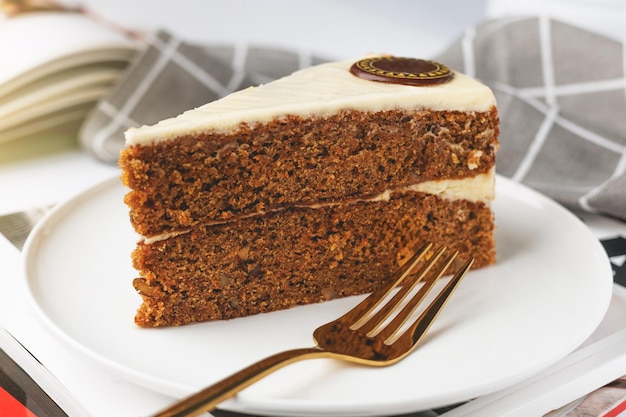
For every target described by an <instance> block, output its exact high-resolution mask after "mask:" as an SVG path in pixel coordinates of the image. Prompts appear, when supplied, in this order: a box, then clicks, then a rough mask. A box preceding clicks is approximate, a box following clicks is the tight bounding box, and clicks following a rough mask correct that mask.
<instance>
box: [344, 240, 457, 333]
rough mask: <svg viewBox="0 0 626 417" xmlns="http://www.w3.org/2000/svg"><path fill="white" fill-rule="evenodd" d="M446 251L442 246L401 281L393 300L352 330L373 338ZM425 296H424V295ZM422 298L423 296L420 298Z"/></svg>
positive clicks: (355, 325) (360, 321)
mask: <svg viewBox="0 0 626 417" xmlns="http://www.w3.org/2000/svg"><path fill="white" fill-rule="evenodd" d="M445 251H446V247H445V246H442V247H441V248H439V249H438V250H437V252H436V253H435V254H434V255H433V256H432V257H431V258H430V259H429V260H428V262H425V263H424V264H423V265H422V266H421V268H420V269H419V270H418V271H417V272H416V273H414V274H413V275H411V276H410V277H409V278H407V280H405V281H403V285H402V289H401V290H400V291H398V292H397V293H396V294H394V296H393V298H391V299H390V300H389V301H387V302H385V305H384V306H382V307H381V308H380V310H378V311H377V312H376V313H375V314H374V315H372V316H371V317H369V316H368V317H364V318H363V319H362V320H359V322H357V323H355V324H354V325H353V326H352V328H353V329H357V328H358V329H360V330H361V332H363V333H366V334H368V335H369V336H373V335H374V334H375V333H376V331H377V330H378V328H379V327H380V326H381V324H382V323H383V322H384V320H386V319H387V318H388V317H389V316H390V315H391V313H393V312H394V311H395V310H396V309H397V307H398V306H399V305H400V303H402V301H404V299H406V297H407V296H408V295H409V293H410V292H411V291H412V290H413V289H414V288H415V286H416V285H417V284H419V283H420V282H421V281H422V280H423V279H424V277H425V276H427V275H428V273H429V271H430V270H431V268H432V267H433V265H435V264H436V262H437V261H438V260H439V258H440V257H441V256H442V255H443V253H444V252H445ZM424 295H425V294H424ZM422 298H423V296H422Z"/></svg>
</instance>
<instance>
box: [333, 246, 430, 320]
mask: <svg viewBox="0 0 626 417" xmlns="http://www.w3.org/2000/svg"><path fill="white" fill-rule="evenodd" d="M432 246H433V244H432V243H428V244H425V245H424V246H422V247H421V248H420V249H419V250H418V251H416V252H415V254H413V256H412V257H411V259H409V260H408V261H407V262H405V263H404V265H402V267H401V268H400V269H399V270H398V271H397V272H396V273H395V274H394V276H393V280H392V282H391V284H389V285H386V286H383V287H381V288H378V289H377V290H375V291H374V292H372V293H371V294H370V295H368V296H367V298H365V299H364V300H363V301H361V302H360V303H359V304H357V305H356V306H354V307H353V308H352V309H351V310H350V311H348V312H347V313H346V314H344V315H343V316H341V317H340V318H339V319H337V321H343V322H347V323H349V324H350V327H354V326H355V325H357V323H360V320H363V319H364V318H365V317H367V316H368V314H370V312H371V311H373V310H374V309H375V308H376V307H378V306H379V305H380V303H381V302H382V301H383V300H384V299H385V298H386V297H387V296H388V295H389V293H391V292H392V291H393V290H394V289H395V288H396V287H397V286H398V285H400V283H401V282H402V281H403V280H404V279H405V278H406V277H407V276H408V275H409V274H410V273H411V272H412V271H413V269H414V268H415V267H416V266H417V264H418V263H419V262H420V261H421V260H422V258H423V257H424V255H426V253H427V252H428V251H429V250H430V249H431V248H432ZM353 323H354V324H353Z"/></svg>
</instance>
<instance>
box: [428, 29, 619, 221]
mask: <svg viewBox="0 0 626 417" xmlns="http://www.w3.org/2000/svg"><path fill="white" fill-rule="evenodd" d="M437 59H439V60H441V61H442V62H445V63H447V64H448V65H450V66H451V67H453V68H455V69H458V70H460V71H462V72H465V73H467V74H468V75H471V76H473V77H476V78H478V79H480V80H481V81H483V82H484V83H485V84H487V85H489V86H490V87H491V88H492V89H493V90H494V93H495V95H496V97H497V100H498V107H499V112H500V119H501V135H500V139H501V148H500V152H499V153H498V159H497V170H498V173H499V174H501V175H504V176H507V177H510V178H512V179H514V180H516V181H519V182H522V183H524V184H526V185H528V186H530V187H532V188H534V189H536V190H538V191H540V192H542V193H543V194H546V195H548V196H551V197H552V198H554V199H555V200H557V201H559V202H561V203H562V204H564V205H565V206H567V207H569V208H571V209H572V210H585V211H590V212H599V213H603V214H609V215H611V216H615V217H618V218H621V219H626V75H625V67H626V53H625V46H624V43H623V42H621V41H619V40H615V39H610V38H607V37H604V36H601V35H598V34H594V33H592V32H589V31H587V30H583V29H581V28H578V27H575V26H572V25H569V24H565V23H561V22H558V21H555V20H551V19H549V18H542V17H526V18H509V19H498V20H494V21H490V22H486V23H484V24H482V25H480V26H478V27H472V28H470V29H469V30H467V31H466V33H465V34H464V36H463V38H462V39H461V40H460V41H459V42H458V43H456V44H454V45H453V46H452V47H451V48H450V49H449V50H448V51H446V52H444V53H443V54H442V55H440V56H438V57H437Z"/></svg>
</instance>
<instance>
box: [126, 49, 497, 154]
mask: <svg viewBox="0 0 626 417" xmlns="http://www.w3.org/2000/svg"><path fill="white" fill-rule="evenodd" d="M353 62H354V61H344V62H333V63H328V64H322V65H317V66H313V67H310V68H306V69H303V70H300V71H297V72H295V73H293V74H292V75H290V76H287V77H284V78H281V79H278V80H275V81H272V82H270V83H268V84H264V85H261V86H258V87H250V88H247V89H244V90H241V91H238V92H235V93H233V94H230V95H228V96H226V97H224V98H222V99H219V100H216V101H213V102H211V103H208V104H205V105H203V106H201V107H198V108H196V109H193V110H189V111H187V112H185V113H183V114H181V115H179V116H177V117H175V118H170V119H165V120H163V121H161V122H159V123H157V124H156V125H152V126H143V127H140V128H131V129H129V130H128V131H127V132H126V144H127V145H128V146H132V145H138V144H150V143H154V142H158V141H164V140H168V139H172V138H174V137H177V136H180V135H186V134H190V135H194V134H198V133H201V132H207V131H208V132H215V133H224V132H228V131H229V130H231V129H234V128H237V127H238V126H239V124H240V123H241V121H242V120H245V121H247V122H248V123H251V124H253V123H259V122H261V123H262V122H265V121H269V120H272V119H274V118H280V117H282V116H285V115H297V116H303V117H310V116H324V115H330V114H333V113H335V112H337V111H339V110H342V109H350V110H359V111H381V110H391V109H397V108H402V109H408V110H420V109H425V108H428V109H433V110H438V111H443V110H458V111H477V112H482V111H488V110H489V109H490V108H491V107H492V106H495V104H496V101H495V98H494V96H493V93H492V92H491V90H490V89H489V88H488V87H486V86H485V85H483V84H481V83H479V82H478V81H476V80H474V79H472V78H470V77H468V76H466V75H464V74H461V73H458V72H456V73H455V76H454V78H453V79H452V81H449V82H446V83H443V84H435V85H430V86H425V87H416V86H408V85H401V84H389V83H382V82H375V81H367V80H364V79H361V78H359V77H356V76H354V75H352V74H351V73H350V72H349V68H350V66H351V65H352V63H353Z"/></svg>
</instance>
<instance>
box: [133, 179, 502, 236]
mask: <svg viewBox="0 0 626 417" xmlns="http://www.w3.org/2000/svg"><path fill="white" fill-rule="evenodd" d="M494 190H495V169H494V168H492V169H491V170H490V171H489V172H487V173H485V174H478V175H476V176H474V177H471V178H463V179H453V180H437V181H426V182H422V183H419V184H413V185H409V186H407V187H403V188H399V189H395V190H385V191H384V192H382V193H380V194H378V195H376V196H373V197H371V198H364V199H354V200H350V201H342V202H337V203H335V202H329V203H323V204H310V205H297V206H296V207H302V208H309V209H319V208H324V207H333V206H340V205H351V204H355V203H360V202H375V201H389V200H390V199H391V196H392V195H393V193H395V192H404V191H414V192H421V193H426V194H431V195H436V196H438V197H441V198H444V199H446V200H452V201H454V200H468V201H471V202H483V203H485V204H490V203H491V201H493V199H494V198H495V195H494ZM283 210H285V209H284V208H280V207H279V208H275V209H272V210H266V211H260V212H257V213H251V214H248V215H245V216H240V217H237V218H236V219H232V220H225V221H215V222H212V223H210V225H214V224H215V225H217V224H226V223H230V222H233V221H237V220H240V219H246V218H251V217H256V216H263V215H265V214H267V213H270V212H277V211H283ZM190 231H191V229H187V230H179V231H175V232H170V233H162V234H159V235H154V236H150V237H146V236H143V237H142V238H141V240H142V241H143V243H145V244H151V243H155V242H159V241H161V240H165V239H169V238H172V237H176V236H179V235H182V234H185V233H189V232H190Z"/></svg>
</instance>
